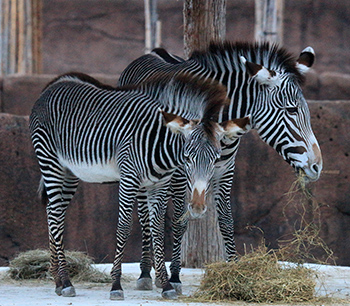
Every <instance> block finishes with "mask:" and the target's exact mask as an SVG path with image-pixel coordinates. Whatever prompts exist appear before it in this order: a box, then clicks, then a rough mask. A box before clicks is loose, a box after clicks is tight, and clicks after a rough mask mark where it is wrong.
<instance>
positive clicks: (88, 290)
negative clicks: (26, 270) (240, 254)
mask: <svg viewBox="0 0 350 306" xmlns="http://www.w3.org/2000/svg"><path fill="white" fill-rule="evenodd" d="M96 267H97V268H98V269H100V270H102V271H105V272H106V273H109V271H110V269H111V264H104V265H96ZM310 267H311V268H312V269H314V270H315V271H316V272H317V287H316V295H317V296H322V297H328V298H334V299H333V300H332V301H330V302H322V303H317V304H316V305H321V304H322V305H323V304H328V305H350V267H334V266H321V265H310ZM7 270H8V268H0V306H10V305H11V306H12V305H15V306H49V305H50V306H67V305H73V306H105V305H123V306H124V305H125V306H136V305H137V306H163V305H164V306H199V305H203V303H198V302H192V301H191V300H189V299H188V297H189V296H190V295H191V293H193V292H194V291H195V290H196V289H197V288H198V286H199V283H200V279H201V275H202V274H203V271H202V270H201V269H182V276H181V279H182V282H183V297H180V298H179V299H178V300H176V301H166V300H164V299H162V298H161V290H160V289H157V288H156V287H155V286H154V288H153V290H152V291H137V290H135V282H136V279H137V278H138V275H139V265H138V264H137V263H135V264H123V275H124V281H123V288H124V294H125V300H124V301H111V300H109V290H110V284H92V283H75V284H74V286H75V288H76V293H77V296H76V297H72V298H68V297H60V296H57V295H56V294H55V292H54V284H53V283H52V282H51V281H34V280H28V281H14V280H12V279H9V278H8V277H7V274H6V271H7ZM205 304H207V305H211V306H219V305H222V306H224V305H249V306H253V305H255V304H252V303H244V302H230V303H223V302H215V303H214V302H213V303H205ZM258 305H259V306H264V305H263V304H258ZM269 305H271V304H269ZM298 305H300V306H301V305H302V304H298ZM307 305H310V304H307ZM274 306H278V305H276V304H274Z"/></svg>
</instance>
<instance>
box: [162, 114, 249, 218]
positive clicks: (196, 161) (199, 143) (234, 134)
mask: <svg viewBox="0 0 350 306" xmlns="http://www.w3.org/2000/svg"><path fill="white" fill-rule="evenodd" d="M162 114H163V116H164V121H165V123H166V125H167V127H169V128H170V129H171V130H172V132H175V133H182V134H183V136H184V138H185V143H184V147H183V158H184V162H183V163H184V166H185V167H184V168H185V173H186V176H187V182H188V191H189V197H188V198H189V199H188V201H189V204H188V211H189V213H190V214H191V217H192V218H199V217H201V216H203V214H204V213H205V212H206V210H207V202H208V199H209V196H210V195H209V193H210V181H211V179H212V177H213V175H214V170H215V163H216V161H217V160H218V159H219V158H220V157H221V145H220V140H221V139H222V138H223V137H224V136H225V137H226V138H227V139H229V140H232V141H234V140H235V139H237V138H239V137H241V136H243V135H244V134H245V133H246V132H247V131H248V130H249V129H248V125H249V122H250V118H249V117H245V118H241V119H233V120H229V121H225V122H222V123H217V122H215V121H212V120H205V119H204V120H186V119H184V118H182V117H180V116H176V115H173V114H168V113H165V112H162Z"/></svg>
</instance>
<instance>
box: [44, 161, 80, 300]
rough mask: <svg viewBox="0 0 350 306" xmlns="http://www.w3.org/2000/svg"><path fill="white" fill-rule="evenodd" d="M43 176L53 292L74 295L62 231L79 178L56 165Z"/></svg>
mask: <svg viewBox="0 0 350 306" xmlns="http://www.w3.org/2000/svg"><path fill="white" fill-rule="evenodd" d="M51 173H53V171H52V172H51ZM43 178H44V181H45V186H46V191H47V195H48V199H49V203H48V204H47V208H46V212H47V220H48V227H49V242H50V253H51V259H50V263H51V267H50V272H51V274H52V275H53V277H54V280H55V283H56V290H55V292H56V293H57V294H58V295H62V296H75V289H74V287H73V285H72V283H71V282H70V279H69V276H68V272H67V268H66V266H67V262H66V258H65V255H64V244H63V233H64V220H65V214H66V210H67V207H68V205H69V203H70V201H71V199H72V198H73V195H74V193H75V191H76V189H77V187H78V182H79V179H78V178H77V177H75V176H73V175H71V174H67V173H65V172H64V170H63V169H62V168H61V169H60V168H59V166H58V165H57V167H55V173H54V176H50V177H49V176H48V175H47V174H46V173H45V174H43Z"/></svg>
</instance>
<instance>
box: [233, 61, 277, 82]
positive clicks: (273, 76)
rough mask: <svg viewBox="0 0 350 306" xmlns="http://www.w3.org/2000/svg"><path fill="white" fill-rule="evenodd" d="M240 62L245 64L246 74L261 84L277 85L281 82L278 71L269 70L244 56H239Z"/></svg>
mask: <svg viewBox="0 0 350 306" xmlns="http://www.w3.org/2000/svg"><path fill="white" fill-rule="evenodd" d="M240 59H241V62H242V63H243V64H244V65H245V67H246V70H247V72H248V74H249V75H250V76H251V77H253V78H254V79H255V80H257V82H258V83H259V84H261V85H268V86H278V85H280V84H281V79H280V76H279V73H278V72H276V71H274V70H269V69H267V68H265V67H264V66H262V65H260V64H255V63H252V62H248V61H247V60H246V59H245V57H243V56H241V57H240Z"/></svg>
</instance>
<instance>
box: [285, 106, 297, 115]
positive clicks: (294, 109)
mask: <svg viewBox="0 0 350 306" xmlns="http://www.w3.org/2000/svg"><path fill="white" fill-rule="evenodd" d="M286 110H287V112H288V113H291V114H294V113H297V112H298V108H297V107H286Z"/></svg>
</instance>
